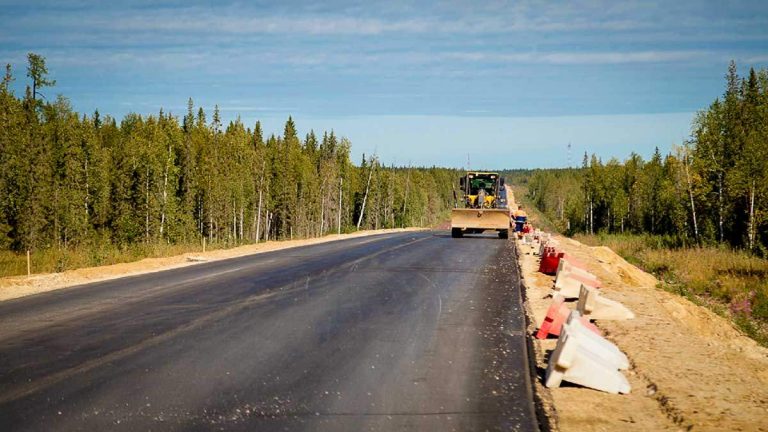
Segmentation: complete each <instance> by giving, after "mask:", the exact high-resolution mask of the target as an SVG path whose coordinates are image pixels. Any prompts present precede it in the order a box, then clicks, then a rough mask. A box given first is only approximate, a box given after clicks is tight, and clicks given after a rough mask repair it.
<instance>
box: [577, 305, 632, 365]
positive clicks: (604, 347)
mask: <svg viewBox="0 0 768 432" xmlns="http://www.w3.org/2000/svg"><path fill="white" fill-rule="evenodd" d="M580 318H581V314H580V313H579V311H571V313H570V314H569V315H568V319H566V321H565V324H564V325H565V326H568V331H570V332H575V333H578V334H579V335H581V336H583V337H584V341H586V343H585V345H588V349H589V351H591V352H593V353H595V354H597V355H598V356H600V357H602V358H604V359H605V360H606V361H607V362H608V363H610V364H615V365H616V369H621V370H627V369H629V359H628V358H627V356H626V354H624V353H623V352H621V350H620V349H619V347H617V346H616V345H614V344H613V342H611V341H609V340H608V339H606V338H604V337H602V336H600V335H598V334H597V333H595V332H593V331H592V330H590V329H588V328H586V327H585V326H584V324H583V323H582V322H581V319H580Z"/></svg>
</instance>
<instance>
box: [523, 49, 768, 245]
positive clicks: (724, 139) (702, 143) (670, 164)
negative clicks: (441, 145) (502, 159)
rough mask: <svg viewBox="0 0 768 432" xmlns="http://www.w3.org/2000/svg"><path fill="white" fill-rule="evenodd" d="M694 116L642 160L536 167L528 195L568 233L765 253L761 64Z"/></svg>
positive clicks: (766, 110) (766, 174) (767, 181)
mask: <svg viewBox="0 0 768 432" xmlns="http://www.w3.org/2000/svg"><path fill="white" fill-rule="evenodd" d="M725 78H726V86H725V91H724V94H723V95H722V97H719V98H717V99H716V100H715V101H714V102H712V103H711V104H710V105H709V107H708V108H707V109H705V110H702V111H700V112H699V113H697V115H696V117H695V119H694V121H693V124H692V133H691V136H690V138H689V139H688V140H686V141H685V142H683V143H681V144H680V145H679V146H676V147H675V148H674V150H673V151H672V152H670V153H669V154H667V155H664V156H662V154H661V153H660V152H659V150H658V148H657V149H656V151H655V153H654V154H653V156H651V158H650V159H649V160H647V161H646V160H643V158H642V157H640V156H639V155H637V154H632V155H631V156H630V157H629V158H628V159H627V160H625V161H623V162H620V161H618V160H617V159H611V160H609V161H608V162H605V163H604V162H603V161H602V160H601V159H600V158H598V157H596V156H594V155H592V156H591V157H589V156H588V155H587V154H585V155H584V160H583V163H582V167H581V168H580V169H557V170H536V171H534V172H533V173H531V175H530V177H529V178H528V196H529V198H530V199H532V200H533V202H534V203H535V205H536V206H537V207H538V208H539V209H540V210H542V211H544V212H545V213H546V214H547V215H548V216H549V218H550V219H552V220H553V221H554V222H555V223H558V224H559V225H560V227H561V228H562V229H564V230H568V231H570V232H587V233H595V232H611V233H615V232H635V233H640V232H642V233H653V234H661V235H668V236H670V237H672V238H674V239H676V242H677V243H679V244H684V245H695V244H698V245H702V244H728V245H730V246H732V247H736V248H742V249H747V250H750V251H753V252H755V253H757V254H759V255H761V256H768V70H765V69H761V70H759V71H755V70H754V69H753V68H752V69H750V71H749V74H748V75H747V76H746V77H740V76H739V75H738V73H737V69H736V64H735V63H734V62H731V64H730V65H729V68H728V72H727V74H726V76H725Z"/></svg>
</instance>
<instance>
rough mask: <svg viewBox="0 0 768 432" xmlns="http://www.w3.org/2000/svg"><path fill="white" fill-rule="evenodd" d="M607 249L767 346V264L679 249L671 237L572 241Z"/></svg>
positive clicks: (724, 252)
mask: <svg viewBox="0 0 768 432" xmlns="http://www.w3.org/2000/svg"><path fill="white" fill-rule="evenodd" d="M574 238H575V239H576V240H578V241H580V242H582V243H585V244H589V245H593V246H594V245H601V246H607V247H610V248H611V249H613V250H614V251H615V252H616V253H618V254H619V255H621V256H622V257H623V258H624V259H626V260H627V261H629V262H631V263H632V264H635V265H637V266H638V267H640V268H642V269H643V270H645V271H647V272H649V273H653V274H654V275H655V276H656V277H657V278H658V279H659V281H660V287H661V288H663V289H665V290H667V291H670V292H674V293H677V294H680V295H682V296H684V297H686V298H688V299H689V300H691V301H693V302H694V303H696V304H699V305H703V306H706V307H709V308H710V309H711V310H713V311H714V312H716V313H717V314H719V315H721V316H725V317H727V318H729V319H731V320H732V321H733V322H734V323H735V324H736V325H737V327H739V328H740V329H741V330H742V331H743V332H744V333H746V334H747V335H748V336H750V337H752V338H753V339H755V340H756V341H757V342H758V343H760V344H761V345H763V346H768V260H764V259H761V258H757V257H755V256H752V255H750V254H748V253H746V252H743V251H737V250H732V249H729V248H726V247H715V246H705V247H679V245H678V243H677V241H676V240H675V239H674V238H673V237H666V236H651V235H619V234H612V235H607V234H598V235H594V236H588V235H576V236H575V237H574Z"/></svg>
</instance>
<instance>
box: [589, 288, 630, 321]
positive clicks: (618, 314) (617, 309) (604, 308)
mask: <svg viewBox="0 0 768 432" xmlns="http://www.w3.org/2000/svg"><path fill="white" fill-rule="evenodd" d="M576 310H577V311H579V313H580V314H581V315H583V316H585V317H587V318H589V319H595V320H601V319H603V320H625V319H633V318H634V317H635V314H634V313H632V311H631V310H629V309H627V307H626V306H624V305H623V304H621V303H619V302H617V301H615V300H611V299H607V298H605V297H603V296H601V295H600V293H599V292H598V290H597V289H595V288H592V287H590V286H587V285H584V284H582V285H581V289H580V292H579V302H578V304H577V305H576Z"/></svg>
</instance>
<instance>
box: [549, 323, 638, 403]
mask: <svg viewBox="0 0 768 432" xmlns="http://www.w3.org/2000/svg"><path fill="white" fill-rule="evenodd" d="M592 347H593V344H592V343H591V342H590V341H589V340H588V339H587V336H585V335H583V334H581V333H579V332H578V331H574V330H573V329H572V328H571V327H570V326H569V327H566V326H563V330H562V331H561V333H560V338H559V339H558V340H557V347H556V348H555V350H554V351H553V352H552V355H551V356H550V358H549V364H548V365H547V373H546V376H545V378H544V384H545V385H546V386H547V387H549V388H552V387H559V386H560V384H561V383H562V382H563V381H568V382H571V383H574V384H579V385H582V386H585V387H589V388H593V389H596V390H601V391H604V392H607V393H613V394H618V393H624V394H627V393H629V392H630V390H631V386H630V385H629V381H627V378H626V377H625V376H624V375H622V374H621V372H619V371H618V370H617V369H618V368H617V367H615V364H612V363H611V362H608V361H606V359H605V358H604V357H602V356H601V355H600V354H598V353H596V352H593V351H591V350H590V349H591V348H592Z"/></svg>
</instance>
